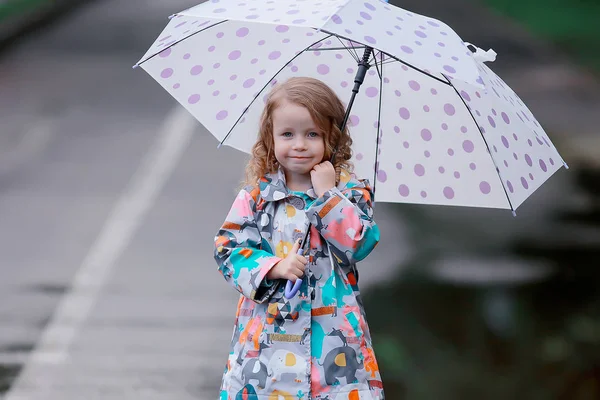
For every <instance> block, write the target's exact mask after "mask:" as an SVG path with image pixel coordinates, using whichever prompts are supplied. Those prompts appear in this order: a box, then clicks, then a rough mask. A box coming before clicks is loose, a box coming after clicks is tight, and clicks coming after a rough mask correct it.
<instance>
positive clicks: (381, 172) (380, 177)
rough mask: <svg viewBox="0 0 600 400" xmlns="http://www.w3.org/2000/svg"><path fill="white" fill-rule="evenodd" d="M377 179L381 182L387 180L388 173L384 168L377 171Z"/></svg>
mask: <svg viewBox="0 0 600 400" xmlns="http://www.w3.org/2000/svg"><path fill="white" fill-rule="evenodd" d="M377 180H378V181H379V182H385V181H387V174H386V173H385V171H384V170H382V169H380V170H379V171H377Z"/></svg>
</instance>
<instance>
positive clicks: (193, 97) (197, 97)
mask: <svg viewBox="0 0 600 400" xmlns="http://www.w3.org/2000/svg"><path fill="white" fill-rule="evenodd" d="M199 101H200V95H199V94H193V95H191V96H190V97H188V103H189V104H196V103H197V102H199Z"/></svg>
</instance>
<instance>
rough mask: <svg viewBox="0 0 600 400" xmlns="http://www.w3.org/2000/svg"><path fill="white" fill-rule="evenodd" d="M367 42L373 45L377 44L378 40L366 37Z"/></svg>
mask: <svg viewBox="0 0 600 400" xmlns="http://www.w3.org/2000/svg"><path fill="white" fill-rule="evenodd" d="M365 41H367V43H371V44H376V43H377V40H375V38H374V37H371V36H365Z"/></svg>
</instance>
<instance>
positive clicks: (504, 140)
mask: <svg viewBox="0 0 600 400" xmlns="http://www.w3.org/2000/svg"><path fill="white" fill-rule="evenodd" d="M502 144H503V145H504V147H506V148H507V149H508V148H509V147H510V144H509V143H508V139H507V138H506V136H504V135H502Z"/></svg>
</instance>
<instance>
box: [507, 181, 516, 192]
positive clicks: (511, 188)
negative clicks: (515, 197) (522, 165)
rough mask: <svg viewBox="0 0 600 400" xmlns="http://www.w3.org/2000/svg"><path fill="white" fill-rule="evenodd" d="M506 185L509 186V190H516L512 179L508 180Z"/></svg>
mask: <svg viewBox="0 0 600 400" xmlns="http://www.w3.org/2000/svg"><path fill="white" fill-rule="evenodd" d="M506 187H507V188H508V191H509V192H511V193H514V192H515V188H514V187H513V184H512V182H511V181H506Z"/></svg>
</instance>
